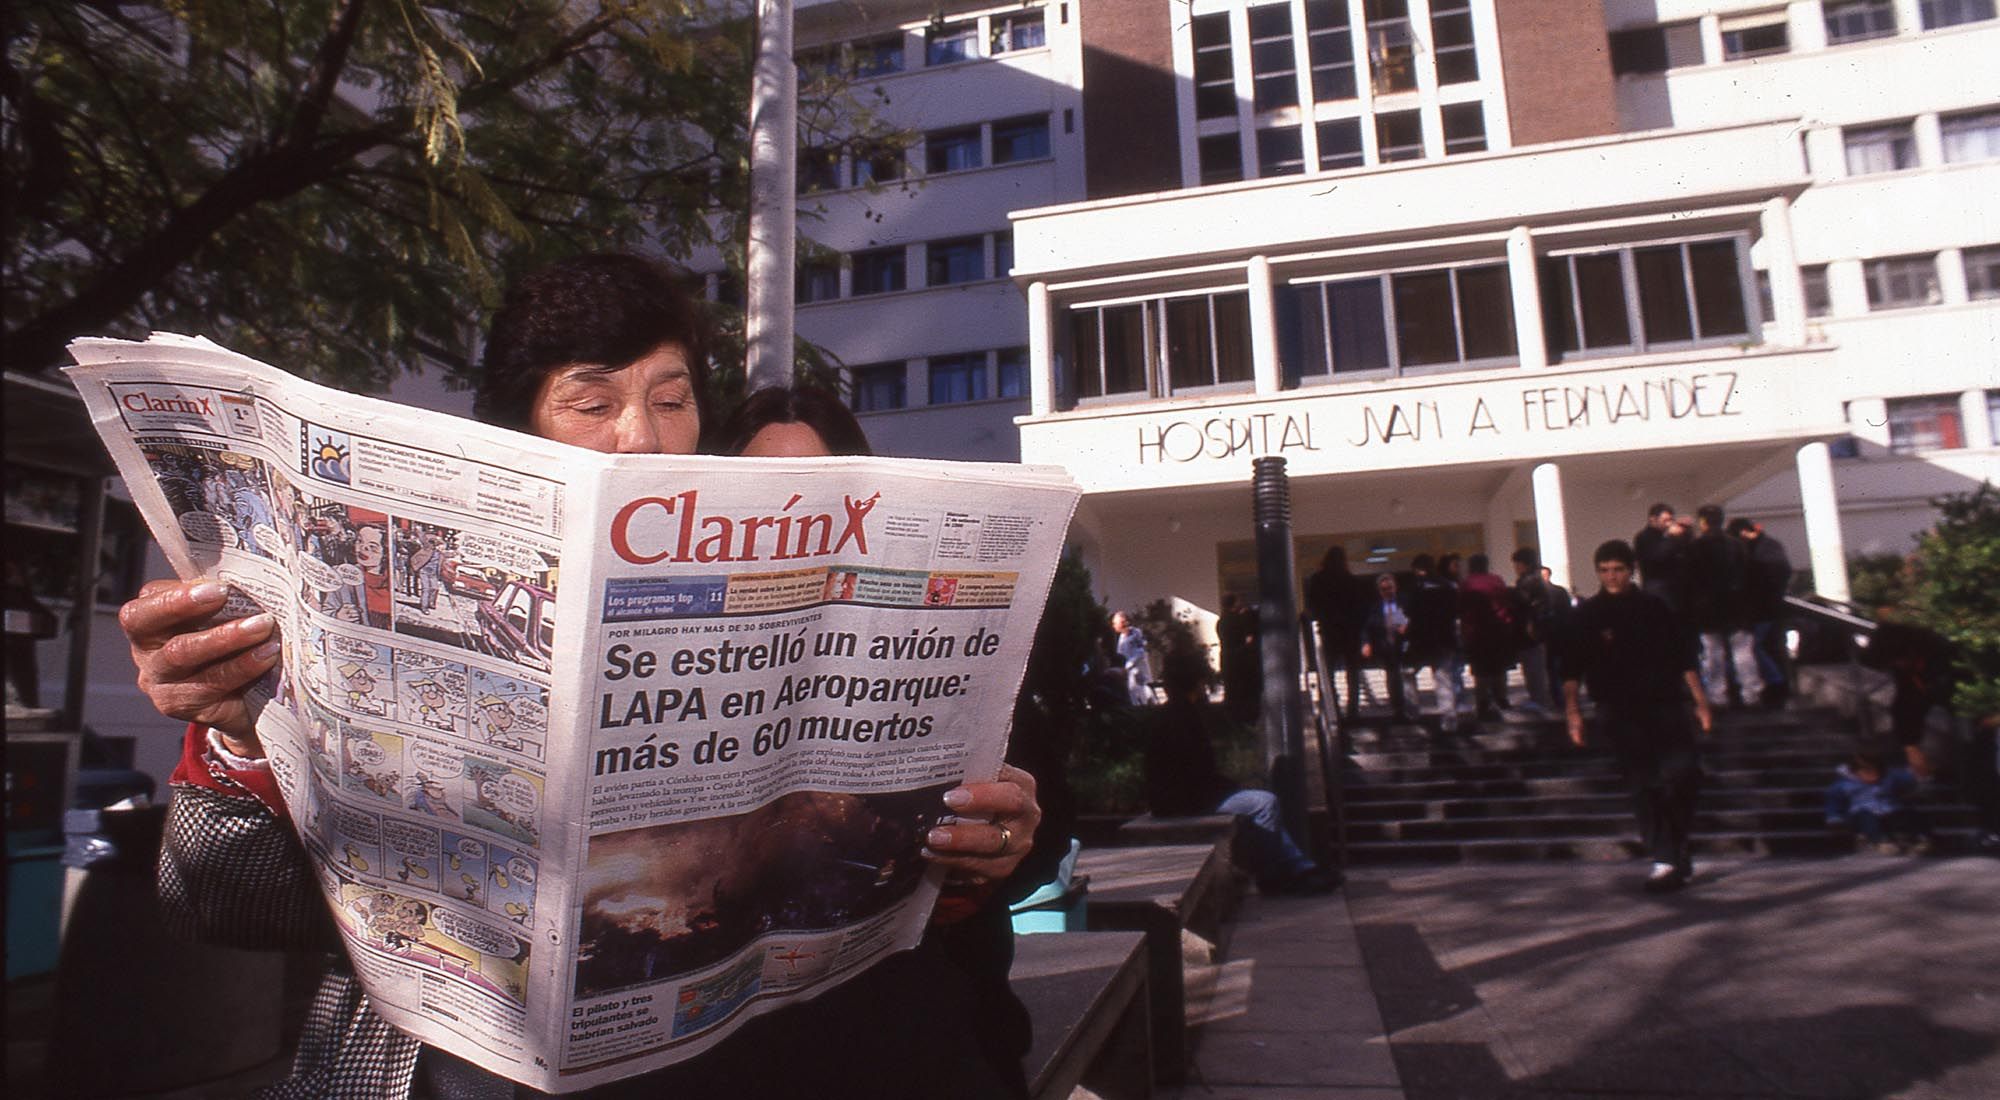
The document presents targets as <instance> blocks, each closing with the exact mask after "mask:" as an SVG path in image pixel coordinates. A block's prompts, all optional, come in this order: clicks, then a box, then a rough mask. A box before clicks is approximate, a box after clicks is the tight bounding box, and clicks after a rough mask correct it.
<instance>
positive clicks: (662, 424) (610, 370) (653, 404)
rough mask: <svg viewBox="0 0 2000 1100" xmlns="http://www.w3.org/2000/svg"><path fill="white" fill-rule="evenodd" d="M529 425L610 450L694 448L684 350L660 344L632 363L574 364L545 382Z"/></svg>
mask: <svg viewBox="0 0 2000 1100" xmlns="http://www.w3.org/2000/svg"><path fill="white" fill-rule="evenodd" d="M528 426H529V428H530V429H532V430H533V431H534V433H535V434H536V435H539V436H542V437H544V438H547V439H553V440H556V441H557V442H559V443H568V444H571V445H573V446H577V447H588V448H590V449H591V450H593V451H604V452H606V453H610V454H667V455H685V454H693V453H694V449H695V445H696V444H697V443H699V442H700V441H701V416H700V412H699V406H698V405H697V404H696V397H695V392H694V375H693V373H692V372H690V371H689V370H688V364H687V352H686V351H685V350H684V349H682V348H681V346H680V345H679V344H662V345H660V346H659V347H658V348H656V349H654V350H653V351H652V352H651V353H649V354H647V355H646V356H644V357H643V358H641V359H639V360H638V361H637V362H634V363H633V364H632V365H631V366H629V367H623V368H616V367H606V366H602V365H599V364H593V363H574V364H571V365H569V366H566V367H560V368H557V370H556V371H555V372H554V373H552V374H550V375H549V376H548V378H547V379H545V380H544V381H543V382H542V390H541V392H540V393H538V394H536V395H535V407H534V410H533V412H531V413H530V414H529V416H528Z"/></svg>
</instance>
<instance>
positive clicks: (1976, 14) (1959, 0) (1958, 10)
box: [1917, 0, 1994, 31]
mask: <svg viewBox="0 0 2000 1100" xmlns="http://www.w3.org/2000/svg"><path fill="white" fill-rule="evenodd" d="M1917 10H1918V12H1919V13H1921V14H1922V16H1923V20H1924V29H1925V30H1927V31H1928V30H1934V29H1936V28H1938V27H1955V26H1957V25H1958V24H1960V23H1975V22H1978V21H1979V20H1981V19H1991V18H1993V17H1994V3H1993V0H1922V2H1921V3H1920V4H1918V6H1917Z"/></svg>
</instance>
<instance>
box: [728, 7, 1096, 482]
mask: <svg viewBox="0 0 2000 1100" xmlns="http://www.w3.org/2000/svg"><path fill="white" fill-rule="evenodd" d="M961 32H962V33H961ZM1037 38H1039V39H1040V41H1039V42H1038V41H1036V39H1037ZM946 39H949V40H950V41H949V42H948V43H947V42H945V40H946ZM934 41H936V42H938V43H939V45H938V46H937V48H933V45H932V44H933V42H934ZM796 48H797V49H798V51H799V56H800V58H801V62H802V64H804V65H807V66H811V65H813V64H814V63H815V59H820V60H819V63H821V64H826V63H831V64H833V65H837V66H845V67H846V68H847V69H848V71H850V72H852V71H853V69H854V68H855V67H856V65H857V63H856V62H855V60H854V59H855V58H856V57H857V56H859V55H864V54H865V57H863V59H862V60H861V61H860V62H859V63H858V67H859V69H860V70H861V71H860V72H858V73H854V75H853V81H852V86H851V95H852V99H853V101H854V102H855V103H856V104H858V105H860V107H861V109H863V110H865V111H866V112H868V113H869V114H870V115H871V116H872V117H873V118H874V119H875V120H877V121H878V122H879V123H880V124H882V125H883V126H885V127H886V128H888V129H891V130H893V131H896V132H898V133H899V135H900V137H901V139H902V140H903V141H904V142H906V143H907V148H906V149H905V150H904V152H903V153H902V154H901V156H900V157H898V158H896V159H897V160H899V161H900V162H901V178H900V179H895V180H888V181H882V180H874V181H871V180H869V179H868V178H866V177H865V176H864V175H863V174H862V173H863V172H864V171H866V169H864V166H863V165H862V163H861V161H862V159H863V158H862V157H860V156H857V155H855V152H854V151H853V150H851V149H850V150H846V151H844V152H843V154H842V155H840V157H839V159H838V162H837V163H836V165H835V166H834V167H833V168H832V172H833V175H832V177H831V178H826V179H822V180H820V181H817V182H818V184H819V186H818V187H817V189H814V188H813V185H812V184H809V183H806V182H803V181H805V180H806V178H807V174H808V173H807V171H806V169H805V166H804V165H803V164H802V169H801V180H802V183H801V190H802V192H803V193H802V194H801V196H800V201H799V223H798V233H799V236H800V238H801V239H802V243H803V242H805V241H810V242H812V243H813V244H814V245H816V246H818V248H819V249H820V250H822V251H821V252H820V253H819V254H820V255H822V256H826V257H829V258H830V259H831V261H832V263H833V264H835V265H837V266H836V267H835V269H834V272H833V274H832V279H834V280H837V285H836V284H831V283H830V284H829V285H828V286H827V287H826V289H825V290H824V291H821V292H819V293H808V292H806V291H805V290H804V288H802V291H801V293H800V295H799V299H798V310H797V331H798V335H799V336H800V337H801V338H803V339H805V340H809V341H811V342H812V343H814V344H816V345H818V346H819V347H821V348H823V349H825V350H826V351H827V352H829V353H831V354H832V355H833V356H834V357H836V358H837V359H838V360H839V361H840V362H841V363H842V364H843V365H844V366H845V367H847V368H849V370H850V371H859V372H861V377H863V378H865V379H866V380H868V381H869V382H871V383H872V384H864V385H862V386H859V387H857V394H856V408H857V411H858V412H859V413H860V416H861V419H862V422H863V426H864V427H865V428H866V429H867V431H868V433H869V436H870V439H871V442H872V443H873V444H874V446H875V447H876V449H877V450H878V451H879V452H881V453H885V454H898V455H920V456H930V457H950V458H966V459H980V460H994V461H1010V460H1013V459H1016V458H1018V457H1019V454H1020V450H1019V441H1018V437H1017V435H1016V433H1015V431H1014V428H1013V418H1014V417H1015V416H1016V415H1019V414H1021V413H1025V412H1027V411H1028V408H1029V406H1028V393H1027V389H1026V385H1025V379H1026V377H1027V348H1028V320H1027V308H1026V303H1025V302H1024V301H1023V299H1022V295H1021V293H1020V291H1019V290H1018V289H1016V288H1015V287H1014V286H1013V285H1012V284H1011V283H1010V282H1009V281H1008V279H1007V270H1006V269H1007V266H1008V261H1007V259H1006V249H1007V247H1008V240H1009V238H1008V236H1007V234H1008V232H1009V225H1008V221H1007V218H1008V214H1009V212H1010V211H1013V210H1017V209H1022V208H1024V207H1032V206H1040V205H1046V204H1048V203H1052V202H1060V201H1065V200H1070V199H1076V198H1080V197H1082V195H1083V193H1084V192H1083V156H1082V140H1083V135H1082V119H1081V110H1080V100H1079V93H1078V88H1079V87H1080V85H1081V78H1080V76H1079V70H1080V65H1081V47H1080V38H1079V35H1078V25H1077V20H1076V19H1075V17H1074V8H1073V7H1072V6H1071V5H1069V4H1054V3H1052V4H1048V5H1042V4H1039V3H1031V4H1018V3H1017V4H1012V5H1007V6H995V5H990V4H989V5H984V6H982V5H980V4H978V3H969V4H968V3H956V4H954V3H947V4H944V5H942V6H939V5H936V4H922V5H919V4H899V3H894V2H892V3H886V4H870V5H868V6H867V7H866V8H865V9H861V8H856V7H854V6H851V5H846V4H833V3H810V4H801V5H800V7H799V11H798V15H797V34H796ZM1036 120H1040V121H1041V122H1042V123H1043V125H1044V126H1045V129H1044V130H1043V131H1042V132H1041V134H1039V135H1037V134H1036V133H1035V132H1034V126H1033V124H1034V122H1035V121H1036ZM1015 124H1020V125H1024V126H1026V127H1027V129H1026V130H1025V131H1022V130H1011V131H1010V129H1009V127H1010V126H1011V125H1015ZM816 126H817V129H815V127H816ZM841 130H842V124H841V122H839V121H837V120H831V119H827V118H814V117H807V118H803V119H802V120H801V132H802V138H801V141H802V143H804V144H807V145H811V144H813V143H815V142H825V143H826V144H828V145H833V144H836V143H838V142H840V141H841V140H842V139H843V138H845V137H848V136H851V135H849V134H845V133H842V132H841ZM967 139H969V140H967ZM947 141H950V142H954V143H958V144H957V145H956V146H955V148H954V150H953V151H952V152H950V153H948V154H947V153H946V151H945V149H944V148H943V146H944V144H945V143H946V142H947ZM1038 144H1039V145H1040V146H1041V147H1040V148H1037V147H1036V146H1037V145H1038ZM934 145H936V146H937V147H938V148H937V149H936V151H935V152H934V151H933V148H932V147H933V146H934ZM934 158H935V159H934ZM969 245H976V249H977V256H976V259H973V258H970V257H969V254H963V253H962V254H960V255H959V256H956V257H954V258H952V259H950V260H947V259H946V257H945V256H944V255H943V253H944V252H945V251H946V250H949V249H961V248H963V247H964V246H969ZM934 246H935V247H936V249H937V251H938V252H939V256H938V258H937V262H938V264H939V265H941V266H938V267H934V265H933V262H932V261H933V248H934ZM857 255H859V256H860V257H862V261H861V264H862V266H864V267H865V265H867V264H869V263H871V262H872V263H877V264H880V263H882V262H884V260H885V259H886V261H887V262H888V263H889V264H891V265H893V264H894V263H895V262H896V261H898V260H900V264H901V273H900V278H897V279H893V280H889V281H888V282H887V285H886V286H885V285H883V283H882V282H880V281H878V282H876V283H875V284H873V285H871V284H870V281H869V277H868V276H869V273H868V272H867V271H866V270H864V271H863V272H862V274H861V276H860V277H857V263H856V257H857ZM695 262H696V266H697V267H698V268H702V269H705V270H709V271H715V270H717V269H719V268H720V266H721V265H720V261H719V258H717V257H714V256H707V257H697V258H696V261H695ZM968 264H970V265H971V266H972V268H973V269H972V270H968V266H967V265H968ZM941 277H942V278H941ZM946 279H948V280H949V281H946ZM711 285H712V286H715V285H718V281H717V280H715V279H711ZM934 374H936V375H938V376H939V377H938V378H937V379H936V381H935V383H934V380H933V375H934ZM975 376H976V377H975Z"/></svg>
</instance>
